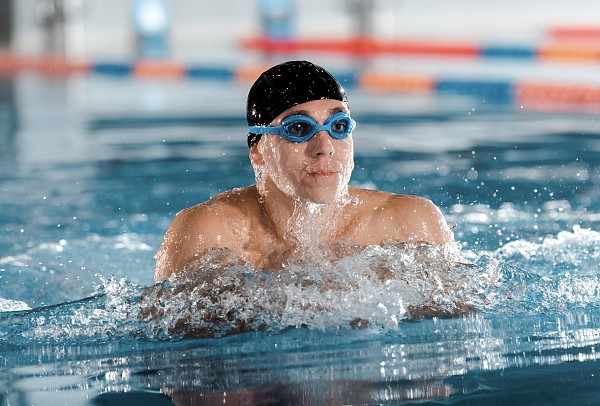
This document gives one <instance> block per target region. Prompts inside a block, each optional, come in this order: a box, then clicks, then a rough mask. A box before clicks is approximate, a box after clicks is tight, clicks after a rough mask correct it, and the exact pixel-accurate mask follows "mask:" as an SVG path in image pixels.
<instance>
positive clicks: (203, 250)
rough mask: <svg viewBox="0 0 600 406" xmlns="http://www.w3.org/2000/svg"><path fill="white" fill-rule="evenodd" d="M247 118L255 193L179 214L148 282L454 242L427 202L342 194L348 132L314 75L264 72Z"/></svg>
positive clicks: (227, 196) (311, 68)
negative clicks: (203, 265)
mask: <svg viewBox="0 0 600 406" xmlns="http://www.w3.org/2000/svg"><path fill="white" fill-rule="evenodd" d="M246 113H247V121H248V131H249V133H248V146H249V148H250V153H249V156H250V162H251V165H252V167H253V169H254V173H255V177H256V184H254V185H251V186H247V187H244V188H240V189H234V190H231V191H228V192H224V193H221V194H219V195H217V196H215V197H213V198H212V199H210V200H208V201H206V202H203V203H200V204H198V205H196V206H193V207H190V208H187V209H185V210H183V211H181V212H180V213H178V214H177V215H176V217H175V219H174V220H173V222H172V224H171V226H170V227H169V229H168V230H167V233H166V235H165V238H164V241H163V243H162V245H161V247H160V249H159V251H158V253H157V254H156V260H157V264H156V269H155V273H154V279H155V281H156V282H161V281H163V280H165V279H167V278H169V277H170V276H171V275H173V274H176V273H182V272H188V270H186V269H189V268H186V266H187V265H189V264H191V263H193V262H194V261H196V260H199V259H201V258H206V257H207V256H209V257H210V256H214V257H215V260H218V259H219V258H218V257H219V255H222V254H223V253H231V252H233V253H234V254H235V255H236V256H237V258H238V260H239V261H240V262H241V263H250V264H252V265H253V266H255V267H257V268H261V269H263V270H266V271H276V270H279V269H282V268H285V267H286V266H287V265H288V264H290V263H298V262H302V261H303V259H304V258H306V257H312V258H314V255H315V252H326V253H328V255H335V253H336V252H339V251H340V248H339V247H342V246H343V247H354V248H356V247H367V246H373V245H379V246H382V245H385V244H399V243H427V244H432V245H438V244H445V243H448V242H451V241H453V238H454V237H453V234H452V231H451V230H450V228H449V227H448V225H447V223H446V221H445V220H444V217H443V216H442V213H441V212H440V210H439V209H438V208H437V207H436V206H435V205H434V204H433V203H432V202H431V201H430V200H427V199H425V198H422V197H417V196H410V195H398V194H393V193H388V192H382V191H375V190H366V189H361V188H356V187H350V186H349V182H350V175H351V173H352V170H353V168H354V145H353V139H352V136H353V135H352V133H353V130H354V129H355V127H356V123H355V122H354V120H353V119H352V118H351V115H350V109H349V105H348V100H347V96H346V93H345V91H344V89H343V87H342V86H341V85H340V83H339V82H338V81H337V80H336V79H335V78H334V77H333V76H332V75H331V74H330V73H329V72H328V71H326V70H325V69H323V68H322V67H320V66H318V65H315V64H313V63H311V62H307V61H290V62H285V63H282V64H279V65H276V66H274V67H272V68H270V69H268V70H267V71H265V72H263V73H262V75H261V76H260V77H259V78H258V79H257V80H256V82H255V83H254V84H253V85H252V87H251V89H250V91H249V94H248V100H247V111H246ZM340 255H341V254H340ZM225 256H226V255H225Z"/></svg>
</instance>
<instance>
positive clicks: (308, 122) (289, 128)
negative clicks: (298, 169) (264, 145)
mask: <svg viewBox="0 0 600 406" xmlns="http://www.w3.org/2000/svg"><path fill="white" fill-rule="evenodd" d="M355 127H356V122H355V121H354V120H352V118H350V116H349V115H348V114H346V113H344V112H343V111H340V112H338V113H335V114H332V115H331V116H329V118H328V119H327V120H325V123H323V125H319V124H318V123H317V122H316V120H315V119H314V118H312V117H309V116H305V115H300V114H296V115H293V116H289V117H286V118H284V119H283V120H282V121H281V124H280V125H275V126H249V127H248V130H249V131H250V132H251V133H253V134H277V135H281V136H282V137H283V138H285V139H286V140H288V141H290V142H304V141H308V140H309V139H311V138H312V136H313V135H315V134H316V133H317V132H319V131H322V130H325V131H327V132H328V133H329V135H330V136H331V138H333V139H335V140H343V139H344V138H346V137H347V136H349V135H350V134H352V130H354V128H355Z"/></svg>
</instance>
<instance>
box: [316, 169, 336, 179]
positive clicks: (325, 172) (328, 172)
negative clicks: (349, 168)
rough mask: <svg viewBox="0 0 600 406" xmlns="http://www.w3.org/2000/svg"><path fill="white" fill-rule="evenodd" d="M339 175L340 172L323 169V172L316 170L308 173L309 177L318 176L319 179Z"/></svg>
mask: <svg viewBox="0 0 600 406" xmlns="http://www.w3.org/2000/svg"><path fill="white" fill-rule="evenodd" d="M338 173H339V172H338V171H334V170H330V169H323V170H316V171H311V172H308V174H309V175H311V176H317V177H328V176H335V175H337V174H338Z"/></svg>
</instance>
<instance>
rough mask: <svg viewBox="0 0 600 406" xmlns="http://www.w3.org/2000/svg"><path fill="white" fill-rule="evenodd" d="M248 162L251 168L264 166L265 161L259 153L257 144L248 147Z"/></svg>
mask: <svg viewBox="0 0 600 406" xmlns="http://www.w3.org/2000/svg"><path fill="white" fill-rule="evenodd" d="M250 162H251V163H252V165H253V166H255V165H259V166H260V165H264V164H265V160H264V158H263V155H262V152H261V151H260V148H258V144H254V145H253V146H251V147H250Z"/></svg>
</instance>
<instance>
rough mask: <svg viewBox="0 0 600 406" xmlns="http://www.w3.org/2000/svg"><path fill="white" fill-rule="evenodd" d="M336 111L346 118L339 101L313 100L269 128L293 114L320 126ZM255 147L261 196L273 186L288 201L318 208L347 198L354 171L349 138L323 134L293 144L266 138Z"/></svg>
mask: <svg viewBox="0 0 600 406" xmlns="http://www.w3.org/2000/svg"><path fill="white" fill-rule="evenodd" d="M340 111H343V112H346V113H348V114H349V111H348V107H347V106H346V105H345V104H344V103H342V102H341V101H339V100H314V101H310V102H306V103H302V104H299V105H297V106H294V107H291V108H289V109H287V110H285V111H284V112H283V113H281V114H280V115H279V116H277V117H276V118H275V119H274V120H273V121H272V122H271V125H279V124H281V121H282V120H283V119H284V118H286V117H289V116H292V115H295V114H302V115H306V116H309V117H312V118H313V119H314V120H316V121H317V123H318V124H320V125H322V124H323V123H324V122H325V120H327V119H328V118H329V117H330V116H331V115H332V114H335V113H337V112H340ZM256 147H257V148H258V153H259V156H260V159H259V160H262V170H263V180H264V182H265V186H266V188H267V189H265V193H268V188H269V187H272V186H271V185H274V186H275V187H277V188H278V189H279V190H281V191H282V192H283V193H285V194H286V195H288V196H290V197H299V198H302V199H306V200H308V201H311V202H314V203H319V204H327V203H332V202H334V201H336V200H339V199H340V198H341V197H343V196H345V195H346V194H347V192H348V182H350V175H351V174H352V170H353V169H354V146H353V141H352V135H349V136H348V137H346V138H344V139H342V140H336V139H333V138H332V137H331V136H330V135H329V133H328V132H327V131H324V130H323V131H319V132H317V133H316V134H315V135H314V136H313V137H312V138H310V139H309V140H308V141H305V142H300V143H294V142H290V141H287V140H286V139H285V138H283V137H281V136H279V135H275V134H266V135H263V137H262V139H261V141H260V142H259V143H258V145H257V146H256ZM253 163H255V164H256V160H254V159H253ZM255 167H256V165H255ZM259 187H260V185H259Z"/></svg>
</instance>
